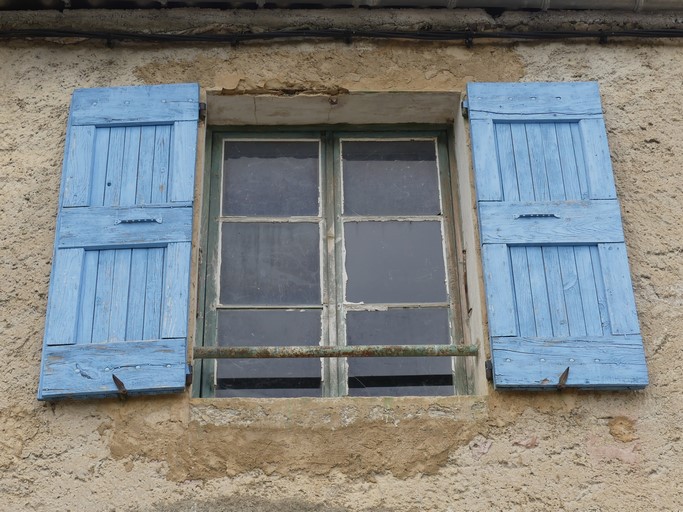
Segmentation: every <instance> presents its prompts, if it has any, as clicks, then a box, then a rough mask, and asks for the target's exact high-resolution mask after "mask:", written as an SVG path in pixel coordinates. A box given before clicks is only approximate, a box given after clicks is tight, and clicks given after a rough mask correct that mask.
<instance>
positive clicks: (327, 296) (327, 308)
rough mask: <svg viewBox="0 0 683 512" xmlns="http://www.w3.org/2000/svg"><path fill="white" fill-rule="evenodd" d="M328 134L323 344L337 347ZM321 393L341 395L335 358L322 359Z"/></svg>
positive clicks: (326, 140) (324, 140)
mask: <svg viewBox="0 0 683 512" xmlns="http://www.w3.org/2000/svg"><path fill="white" fill-rule="evenodd" d="M330 140H331V138H330V136H329V134H328V133H327V132H323V133H322V134H321V155H320V162H321V163H320V165H321V206H322V216H323V219H324V223H323V226H324V230H323V233H322V241H321V252H322V255H321V256H322V259H323V265H324V266H323V268H324V269H325V271H324V278H323V294H322V297H323V344H324V345H331V346H334V345H336V344H337V313H336V312H337V307H336V305H337V280H336V276H335V274H336V272H335V261H336V254H335V253H336V246H335V245H336V244H335V240H336V229H335V209H334V204H335V203H334V173H333V150H332V146H331V143H330ZM322 371H323V382H322V393H323V396H328V397H329V396H339V392H338V388H339V387H338V382H339V375H338V373H339V372H338V367H337V361H336V359H334V358H323V359H322Z"/></svg>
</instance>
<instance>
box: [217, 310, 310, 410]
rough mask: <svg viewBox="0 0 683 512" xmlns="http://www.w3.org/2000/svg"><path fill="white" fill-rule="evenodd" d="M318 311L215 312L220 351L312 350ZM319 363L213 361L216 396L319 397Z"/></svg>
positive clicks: (306, 361) (274, 360) (293, 361)
mask: <svg viewBox="0 0 683 512" xmlns="http://www.w3.org/2000/svg"><path fill="white" fill-rule="evenodd" d="M320 315H321V311H320V310H304V311H256V310H240V311H226V310H223V311H219V312H218V344H219V345H221V346H283V345H290V346H291V345H318V344H320V336H321V319H320ZM320 371H321V364H320V359H315V358H313V359H219V360H218V361H217V369H216V378H217V381H216V384H217V388H216V396H219V397H228V396H242V397H294V396H321V390H320V386H321V381H320Z"/></svg>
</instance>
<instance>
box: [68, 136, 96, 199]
mask: <svg viewBox="0 0 683 512" xmlns="http://www.w3.org/2000/svg"><path fill="white" fill-rule="evenodd" d="M68 141H69V142H68V144H67V147H66V157H65V158H66V160H65V162H64V171H63V174H64V176H63V178H62V181H63V182H64V191H63V199H62V202H63V206H65V207H67V206H87V205H88V202H89V199H90V186H91V181H92V161H93V155H94V152H93V145H94V144H95V127H94V126H72V127H71V128H70V129H69V134H68Z"/></svg>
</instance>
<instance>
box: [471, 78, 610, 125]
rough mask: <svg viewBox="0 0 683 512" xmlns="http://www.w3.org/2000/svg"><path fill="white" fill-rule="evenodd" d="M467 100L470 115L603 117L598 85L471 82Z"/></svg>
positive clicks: (593, 83) (578, 83)
mask: <svg viewBox="0 0 683 512" xmlns="http://www.w3.org/2000/svg"><path fill="white" fill-rule="evenodd" d="M467 99H468V101H469V105H470V113H472V112H473V111H474V112H477V113H490V114H499V115H505V114H509V115H534V117H535V118H536V119H538V118H539V117H540V116H562V115H564V116H581V117H585V116H587V115H591V114H595V115H601V114H602V105H601V104H600V95H599V92H598V84H597V82H567V83H561V82H558V83H535V82H528V83H506V84H502V83H485V82H481V83H470V84H468V85H467ZM470 117H471V116H470Z"/></svg>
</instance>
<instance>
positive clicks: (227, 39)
mask: <svg viewBox="0 0 683 512" xmlns="http://www.w3.org/2000/svg"><path fill="white" fill-rule="evenodd" d="M679 37H683V29H656V30H650V29H643V30H598V31H578V30H562V31H528V32H527V31H496V30H487V31H472V30H452V31H381V30H335V29H326V30H309V29H302V30H277V31H272V32H259V33H252V32H244V33H233V34H160V33H143V32H100V31H81V30H55V29H25V30H0V39H4V40H7V39H27V38H77V39H97V40H103V41H106V42H107V43H111V42H113V41H141V42H151V43H158V42H178V43H229V44H233V45H234V44H238V43H241V42H248V41H270V40H274V39H334V40H340V41H345V42H347V43H348V42H350V41H351V40H353V39H354V38H360V39H407V40H418V41H444V42H445V41H464V42H465V44H466V45H467V46H472V44H473V43H474V40H475V39H517V40H543V39H545V40H548V39H597V40H598V41H599V42H601V43H605V42H608V41H609V40H611V39H629V38H679Z"/></svg>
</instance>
